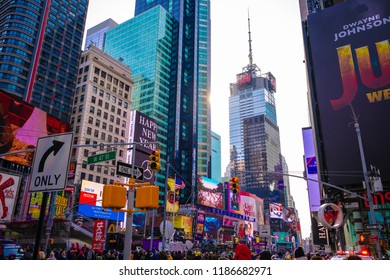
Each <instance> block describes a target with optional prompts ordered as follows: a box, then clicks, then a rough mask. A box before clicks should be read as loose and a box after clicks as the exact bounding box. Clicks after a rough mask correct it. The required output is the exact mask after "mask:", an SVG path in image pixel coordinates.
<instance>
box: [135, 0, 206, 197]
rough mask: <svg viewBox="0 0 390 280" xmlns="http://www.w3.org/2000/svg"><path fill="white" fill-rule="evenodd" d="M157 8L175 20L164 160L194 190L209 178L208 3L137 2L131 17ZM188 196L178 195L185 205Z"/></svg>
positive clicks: (199, 0)
mask: <svg viewBox="0 0 390 280" xmlns="http://www.w3.org/2000/svg"><path fill="white" fill-rule="evenodd" d="M156 5H161V6H162V7H164V8H165V9H166V10H167V11H168V12H169V13H170V14H171V15H172V16H173V18H174V21H173V31H172V36H173V37H172V46H173V47H172V52H171V61H172V64H171V72H170V89H169V120H168V145H167V156H168V160H169V162H170V163H171V164H172V166H174V168H175V169H176V170H177V171H178V173H180V175H181V176H182V177H183V178H184V179H185V180H186V181H187V182H188V183H189V184H191V185H193V186H196V184H197V177H198V176H200V175H204V176H208V177H210V174H209V172H210V166H209V165H210V162H209V161H210V155H211V149H210V147H211V142H210V141H211V136H210V133H211V131H210V126H211V118H210V106H209V103H208V100H209V88H210V1H209V0H197V1H189V0H155V1H150V0H137V1H136V6H135V15H136V16H137V15H138V14H140V13H142V12H144V11H145V10H148V9H150V8H151V7H153V6H156ZM190 191H191V190H190V189H189V188H186V189H185V190H183V191H182V194H183V198H184V199H185V198H187V197H188V196H189V195H190V194H191V193H190ZM193 198H194V199H196V198H195V197H194V196H193Z"/></svg>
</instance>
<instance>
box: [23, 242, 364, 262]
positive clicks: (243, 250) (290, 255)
mask: <svg viewBox="0 0 390 280" xmlns="http://www.w3.org/2000/svg"><path fill="white" fill-rule="evenodd" d="M23 253H24V254H23V257H21V259H22V260H32V259H33V253H32V250H31V249H30V248H27V249H26V250H25V251H23ZM38 259H40V260H123V252H121V251H119V250H116V249H110V250H94V249H90V248H88V247H86V246H84V247H82V248H80V249H71V250H65V249H52V250H49V251H47V252H45V251H40V252H39V254H38ZM131 259H133V260H326V259H328V257H327V256H326V255H322V254H320V253H318V252H316V253H314V254H310V253H307V254H305V252H304V250H303V248H302V247H298V248H296V249H295V250H294V252H284V253H282V252H270V251H268V250H264V251H262V252H260V253H256V252H255V251H253V250H251V249H250V248H249V247H248V246H247V245H246V244H237V245H236V246H235V248H234V249H226V250H215V251H205V250H201V249H193V250H187V251H172V252H171V251H167V250H160V251H159V250H156V249H152V250H145V249H142V248H140V247H138V248H137V249H136V250H133V251H132V252H131ZM345 259H349V260H358V259H360V257H359V256H356V255H350V256H346V257H345Z"/></svg>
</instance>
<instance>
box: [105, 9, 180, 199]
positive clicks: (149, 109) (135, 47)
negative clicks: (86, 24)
mask: <svg viewBox="0 0 390 280" xmlns="http://www.w3.org/2000/svg"><path fill="white" fill-rule="evenodd" d="M172 24H173V19H172V16H171V15H170V14H169V13H168V12H167V11H166V10H165V9H164V8H162V7H161V6H156V7H154V8H152V9H149V10H147V11H145V12H144V13H141V14H138V15H137V16H135V17H134V18H132V19H130V20H128V21H126V22H124V23H122V24H119V25H118V26H116V27H114V28H112V29H110V30H109V31H107V33H106V42H105V46H104V50H105V52H106V53H107V54H109V55H110V56H112V57H113V58H115V59H119V60H121V61H122V63H123V64H125V65H127V66H128V67H130V69H131V70H132V79H133V81H134V87H133V97H132V106H131V109H132V110H138V111H140V112H142V113H144V114H146V115H148V116H149V117H151V118H153V119H154V120H155V121H156V122H157V124H158V134H157V141H158V142H159V143H160V149H161V161H162V163H165V158H166V151H167V142H168V115H169V90H170V71H171V67H170V66H171V49H172ZM165 166H166V165H165V164H162V168H161V171H160V172H157V182H158V183H159V185H160V186H163V185H164V182H165ZM162 193H163V192H162Z"/></svg>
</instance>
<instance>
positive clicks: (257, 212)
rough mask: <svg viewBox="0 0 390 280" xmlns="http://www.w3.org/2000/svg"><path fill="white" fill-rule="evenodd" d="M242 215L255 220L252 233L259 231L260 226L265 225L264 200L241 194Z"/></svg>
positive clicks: (245, 193) (252, 195) (248, 194)
mask: <svg viewBox="0 0 390 280" xmlns="http://www.w3.org/2000/svg"><path fill="white" fill-rule="evenodd" d="M240 208H241V214H242V215H244V216H247V217H251V218H254V219H255V223H253V225H250V226H251V227H252V230H251V231H253V230H254V231H258V228H259V225H264V203H263V200H262V199H261V198H259V197H257V196H256V195H254V194H251V193H247V192H241V205H240Z"/></svg>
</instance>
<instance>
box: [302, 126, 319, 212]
mask: <svg viewBox="0 0 390 280" xmlns="http://www.w3.org/2000/svg"><path fill="white" fill-rule="evenodd" d="M302 137H303V149H304V153H305V164H306V168H305V172H306V177H307V179H309V180H307V187H308V193H309V206H310V212H317V211H318V208H319V207H320V205H321V202H320V199H321V194H320V184H319V183H318V180H319V178H318V172H317V160H316V155H315V148H314V140H313V139H314V138H313V129H312V128H310V127H309V128H304V129H302Z"/></svg>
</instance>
